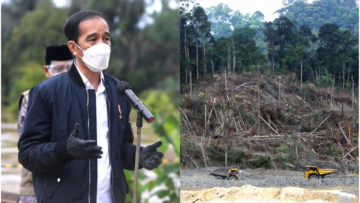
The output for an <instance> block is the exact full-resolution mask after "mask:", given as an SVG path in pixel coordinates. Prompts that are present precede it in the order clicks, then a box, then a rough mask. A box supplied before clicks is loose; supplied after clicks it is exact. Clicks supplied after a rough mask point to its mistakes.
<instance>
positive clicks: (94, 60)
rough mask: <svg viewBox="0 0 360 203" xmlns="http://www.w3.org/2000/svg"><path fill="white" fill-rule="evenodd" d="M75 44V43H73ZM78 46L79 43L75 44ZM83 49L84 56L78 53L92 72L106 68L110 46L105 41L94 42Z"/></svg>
mask: <svg viewBox="0 0 360 203" xmlns="http://www.w3.org/2000/svg"><path fill="white" fill-rule="evenodd" d="M75 44H76V43H75ZM76 46H77V47H78V48H79V49H81V48H80V47H79V45H77V44H76ZM81 51H83V53H84V56H83V57H81V56H80V55H78V56H79V57H80V58H81V59H82V60H83V61H84V63H85V64H86V66H87V67H88V68H89V69H90V70H91V71H92V72H100V71H102V70H105V69H107V67H108V65H109V60H110V52H111V49H110V46H109V45H107V44H105V43H100V44H96V45H94V46H92V47H89V48H88V49H86V50H85V51H84V50H82V49H81Z"/></svg>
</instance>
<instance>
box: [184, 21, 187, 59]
mask: <svg viewBox="0 0 360 203" xmlns="http://www.w3.org/2000/svg"><path fill="white" fill-rule="evenodd" d="M184 32H185V33H184V41H185V43H184V49H185V58H186V57H187V53H186V23H185V31H184Z"/></svg>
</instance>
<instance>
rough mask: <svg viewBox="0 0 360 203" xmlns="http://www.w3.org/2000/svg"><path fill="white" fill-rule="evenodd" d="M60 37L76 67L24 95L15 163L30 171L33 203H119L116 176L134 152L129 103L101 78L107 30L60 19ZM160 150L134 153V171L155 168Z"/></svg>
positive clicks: (88, 19) (120, 186) (94, 20)
mask: <svg viewBox="0 0 360 203" xmlns="http://www.w3.org/2000/svg"><path fill="white" fill-rule="evenodd" d="M64 33H65V36H66V37H67V39H68V47H69V50H70V51H71V53H72V54H73V55H74V56H75V62H74V63H73V64H72V66H71V68H70V70H69V71H68V72H67V73H66V74H60V75H59V76H57V77H52V78H50V79H48V80H46V81H44V82H42V83H39V84H38V85H36V86H35V87H33V88H32V89H31V90H30V97H29V98H30V99H29V104H28V113H27V116H26V119H25V122H24V128H23V132H22V136H21V138H20V141H19V143H18V148H19V161H20V163H21V164H23V166H24V167H25V168H27V169H29V170H30V171H32V172H33V180H34V189H35V194H36V198H37V201H38V202H39V203H42V202H51V203H56V202H59V203H60V202H61V203H63V202H72V203H77V202H89V203H93V202H98V203H108V202H113V203H117V202H118V203H122V202H125V199H126V193H128V192H129V188H128V184H127V183H126V179H125V175H124V171H123V170H124V169H126V170H134V167H135V149H136V145H134V144H132V143H133V140H134V136H133V132H132V129H131V122H130V119H129V114H130V111H131V103H130V102H129V101H128V100H127V99H126V98H125V97H123V96H121V95H120V94H118V93H117V90H116V84H117V83H118V82H119V80H118V79H116V78H114V77H112V76H110V75H108V74H106V73H103V72H102V71H103V70H105V69H106V68H107V67H108V64H109V59H110V52H111V42H110V32H109V27H108V24H107V22H106V21H105V19H104V18H103V17H102V16H101V15H100V14H98V13H96V12H93V11H82V12H78V13H75V14H73V15H72V16H70V17H69V18H68V19H67V21H66V23H65V25H64ZM160 146H161V142H156V143H154V144H152V145H148V146H146V147H141V151H140V164H139V165H140V166H139V167H140V168H146V169H148V170H152V169H154V168H157V167H158V166H159V165H160V164H161V163H162V157H163V153H162V152H160V151H157V148H158V147H160Z"/></svg>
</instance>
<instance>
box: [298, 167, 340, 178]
mask: <svg viewBox="0 0 360 203" xmlns="http://www.w3.org/2000/svg"><path fill="white" fill-rule="evenodd" d="M336 171H337V170H336V169H320V168H319V167H317V166H305V167H304V172H303V178H304V179H328V178H332V176H331V174H332V173H334V172H336Z"/></svg>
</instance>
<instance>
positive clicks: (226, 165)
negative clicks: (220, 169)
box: [225, 144, 227, 167]
mask: <svg viewBox="0 0 360 203" xmlns="http://www.w3.org/2000/svg"><path fill="white" fill-rule="evenodd" d="M225 167H227V144H225Z"/></svg>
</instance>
